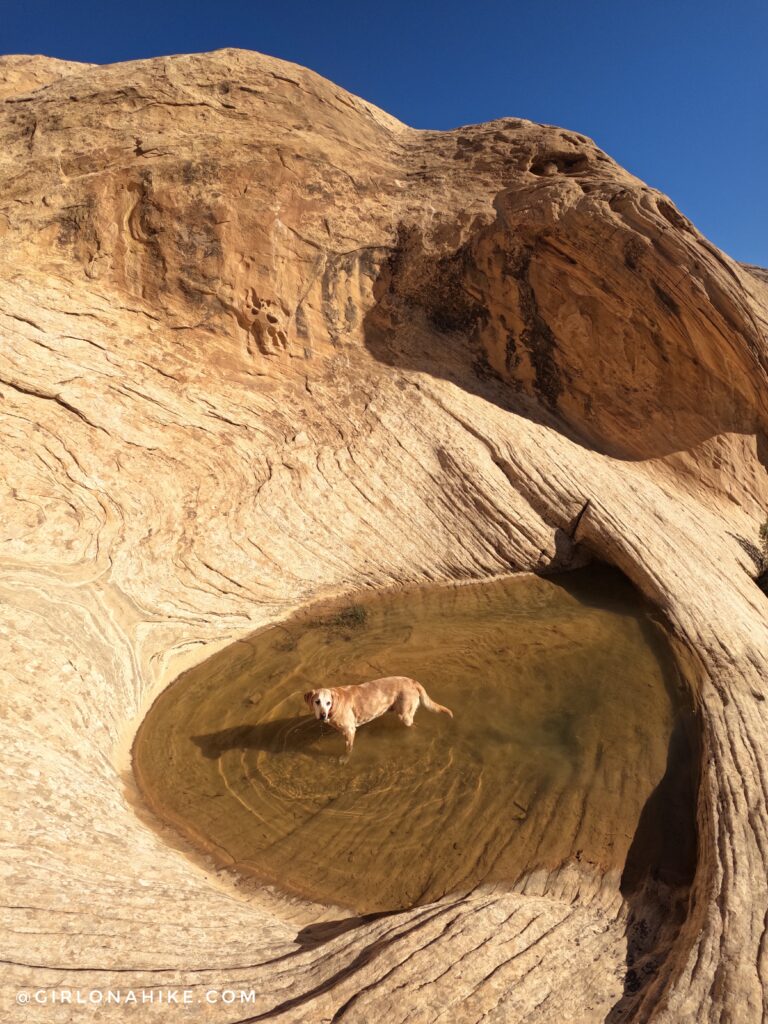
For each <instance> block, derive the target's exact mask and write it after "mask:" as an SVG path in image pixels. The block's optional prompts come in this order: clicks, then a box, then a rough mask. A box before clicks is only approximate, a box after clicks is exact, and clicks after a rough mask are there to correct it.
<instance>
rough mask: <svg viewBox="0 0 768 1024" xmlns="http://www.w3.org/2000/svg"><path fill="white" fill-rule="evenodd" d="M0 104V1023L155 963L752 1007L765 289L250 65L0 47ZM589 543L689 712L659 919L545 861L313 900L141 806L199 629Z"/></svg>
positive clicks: (765, 781) (493, 155)
mask: <svg viewBox="0 0 768 1024" xmlns="http://www.w3.org/2000/svg"><path fill="white" fill-rule="evenodd" d="M0 97H1V98H2V106H1V107H0V110H1V114H0V132H1V133H2V134H1V137H2V147H0V339H1V345H0V421H1V422H2V427H3V438H4V444H3V447H2V450H1V452H0V459H1V460H2V464H3V471H2V477H1V478H0V479H1V480H2V488H3V493H2V497H1V498H0V508H2V519H1V520H0V522H2V531H1V534H0V544H1V547H2V554H1V556H0V557H1V558H2V563H1V564H2V585H1V586H2V590H1V593H2V611H1V612H0V614H1V615H2V634H1V635H2V642H3V657H2V662H1V663H0V666H1V667H0V671H1V672H2V676H3V680H4V683H5V686H4V692H5V694H6V697H5V709H4V715H3V751H4V757H3V774H4V780H5V787H4V814H3V818H2V821H3V824H2V828H3V831H4V833H5V836H4V838H5V841H6V843H7V853H6V855H5V857H4V860H3V873H4V887H3V892H4V895H5V899H4V900H3V903H4V905H5V906H4V917H5V927H4V928H3V935H4V941H5V946H6V948H5V950H4V952H3V955H2V956H3V959H4V961H5V964H6V970H5V977H4V994H3V999H4V1007H8V1011H7V1012H8V1014H9V1017H8V1018H7V1019H18V1018H17V1016H15V1014H16V1010H15V1008H14V1007H13V993H14V992H15V991H16V990H17V989H20V988H23V989H26V990H30V991H31V990H37V989H48V988H54V987H57V988H61V987H67V988H70V989H82V990H87V989H101V990H106V989H109V988H113V989H114V988H118V987H119V988H122V989H127V988H135V989H139V988H143V989H150V988H153V987H159V986H163V987H168V986H171V985H175V986H179V987H189V988H192V989H194V990H195V992H196V993H200V994H202V993H204V992H206V991H208V990H210V989H217V988H218V989H222V988H225V987H229V988H233V989H239V988H244V989H253V990H255V992H256V994H257V995H256V1001H255V1002H254V1003H251V1004H249V1005H248V1006H238V1005H234V1006H228V1005H225V1004H223V1003H222V1002H221V1001H219V1002H217V1003H215V1004H214V1005H212V1006H210V1007H202V1008H201V1012H203V1009H204V1010H205V1012H206V1013H207V1015H208V1016H207V1019H212V1020H220V1021H234V1020H242V1021H244V1020H246V1019H247V1020H256V1019H279V1020H285V1021H323V1020H334V1021H349V1022H354V1021H363V1020H378V1019H387V1020H390V1021H392V1022H393V1024H394V1022H400V1021H403V1022H405V1021H409V1022H428V1021H435V1020H438V1019H440V1020H443V1021H456V1022H465V1021H466V1022H470V1021H479V1020H485V1021H497V1022H501V1021H504V1022H510V1021H532V1022H533V1021H535V1022H536V1024H542V1022H546V1021H552V1022H558V1024H559V1022H561V1021H564V1020H578V1021H598V1020H603V1019H608V1020H611V1021H623V1020H630V1019H634V1020H649V1019H653V1020H655V1021H668V1022H674V1024H680V1022H701V1021H715V1020H728V1021H736V1020H738V1021H745V1022H749V1021H759V1020H761V1019H762V1015H763V1008H764V1005H765V998H766V991H768V942H767V940H766V935H768V863H767V861H768V831H767V829H766V824H767V817H768V813H767V812H768V804H767V801H768V776H767V775H766V768H765V760H764V758H765V753H764V752H765V751H766V749H768V713H767V712H766V702H765V697H766V681H765V680H766V668H768V664H767V660H768V633H767V631H766V623H765V615H766V610H767V609H768V605H766V598H765V596H764V595H763V594H762V593H761V592H760V590H759V589H758V587H757V586H756V585H755V583H754V580H753V578H754V576H755V575H756V573H757V572H758V569H759V565H758V557H757V552H756V549H755V548H754V541H755V540H756V537H757V530H758V526H759V524H760V522H761V521H762V520H763V518H764V516H765V510H766V507H768V483H767V481H766V473H765V463H766V452H767V451H768V449H767V448H766V430H767V428H768V410H767V409H766V395H767V394H768V390H767V389H766V368H767V365H768V364H767V359H768V347H767V346H766V320H767V319H768V287H767V286H766V282H765V274H764V272H761V271H760V270H759V269H755V268H746V267H741V266H740V265H738V264H737V263H735V262H734V261H733V260H731V259H729V258H728V257H727V256H725V255H723V254H722V253H721V252H719V251H718V250H717V249H716V248H715V247H714V246H713V245H712V244H711V243H709V242H708V241H707V240H706V239H705V238H703V237H702V236H701V235H700V234H699V232H698V231H697V230H696V229H695V227H694V226H693V225H692V224H690V222H689V221H687V220H686V218H685V217H683V216H682V215H681V214H680V213H679V212H678V211H677V210H676V209H675V207H674V206H673V205H672V203H671V202H670V201H669V200H668V199H666V198H665V197H664V196H663V195H661V194H659V193H658V192H655V191H654V190H652V189H650V188H648V187H646V186H645V185H644V184H643V183H642V182H640V181H638V180H637V179H636V178H633V177H632V176H631V175H629V174H627V173H626V172H624V171H623V170H621V169H620V168H619V167H617V165H616V164H615V163H613V162H612V161H611V160H610V159H609V158H608V157H607V156H606V155H605V154H604V153H602V152H601V151H600V150H599V149H598V148H597V147H596V146H595V145H594V144H593V143H592V142H591V141H590V140H588V139H586V138H584V137H583V136H581V135H578V134H574V133H573V132H568V131H562V130H560V129H557V128H553V127H547V126H541V125H536V124H532V123H530V122H527V121H522V120H518V119H504V120H499V121H495V122H491V123H489V124H484V125H479V126H471V127H465V128H461V129H457V130H456V131H452V132H429V131H416V130H413V129H410V128H408V127H406V126H405V125H403V124H400V123H399V122H397V121H396V120H395V119H393V118H391V117H389V116H388V115H387V114H385V113H383V112H382V111H380V110H377V109H376V108H375V107H373V106H371V105H370V104H368V103H365V102H363V101H362V100H359V99H357V98H355V97H353V96H350V95H349V94H347V93H346V92H344V91H343V90H342V89H339V88H337V87H336V86H334V85H332V84H330V83H329V82H327V81H324V80H323V79H321V78H319V77H318V76H317V75H314V74H312V73H311V72H309V71H306V70H304V69H301V68H299V67H296V66H294V65H290V64H286V63H283V62H281V61H278V60H274V59H271V58H267V57H263V56H259V55H256V54H251V53H247V52H242V51H232V50H228V51H221V52H217V53H214V54H208V55H202V56H183V57H173V58H167V59H156V60H150V61H141V62H134V63H129V64H121V65H114V66H108V67H96V66H85V65H74V64H70V63H66V62H59V61H52V60H46V59H43V58H27V57H23V58H19V57H9V58H3V59H2V60H1V61H0ZM586 557H598V558H601V559H604V560H606V561H609V562H611V563H613V564H615V565H617V566H618V567H620V568H621V569H622V570H623V571H624V572H625V573H626V574H627V575H628V576H629V577H630V579H632V580H633V581H634V583H635V584H636V585H637V586H638V587H640V588H641V589H642V590H643V591H644V592H645V594H646V595H647V596H648V597H650V598H651V599H652V600H653V601H654V602H655V604H656V605H657V606H658V608H659V611H660V614H662V615H663V616H664V618H665V620H666V622H667V624H668V629H669V633H670V636H671V638H672V640H673V643H674V646H675V650H676V652H677V655H678V658H679V662H680V666H681V669H682V671H683V673H684V675H685V678H686V681H687V684H688V686H689V688H690V693H691V697H692V700H693V701H694V703H695V706H696V721H697V729H698V735H699V744H700V785H699V796H698V806H697V808H696V815H697V822H698V858H697V868H696V875H695V879H694V883H693V886H692V889H691V892H690V894H689V895H688V897H687V899H686V902H685V905H684V906H683V907H682V909H681V915H680V918H679V919H678V918H675V917H674V916H673V915H671V914H670V913H669V903H668V901H669V899H670V893H669V891H668V890H666V889H665V885H664V880H663V879H662V880H659V879H656V880H653V879H648V880H647V884H646V885H645V886H644V887H643V888H641V889H638V890H636V891H635V892H634V893H633V894H632V897H631V899H630V898H627V896H626V894H625V893H622V891H621V888H620V885H619V880H618V879H616V878H612V879H611V880H606V879H597V878H596V877H595V876H594V875H591V874H590V873H589V872H588V871H587V870H586V869H585V868H582V867H581V866H580V865H579V864H576V863H570V864H564V865H562V867H561V868H560V869H559V870H557V871H554V872H552V873H551V874H549V875H548V876H547V877H531V878H529V879H527V880H526V881H525V882H524V883H523V884H522V885H520V886H518V887H517V891H515V892H507V891H504V890H503V889H501V888H499V889H494V888H490V889H487V890H478V891H477V892H476V893H475V894H473V895H472V896H471V897H466V898H445V899H443V900H441V901H439V902H438V903H436V904H432V905H429V906H423V907H419V908H417V909H414V910H412V911H407V912H403V913H399V914H397V915H390V916H384V917H378V918H375V919H368V920H361V921H358V922H349V921H346V922H344V923H343V924H334V923H333V918H334V916H336V917H338V916H339V915H338V914H336V915H334V913H333V911H329V912H327V913H326V914H325V918H326V919H328V918H330V919H331V920H330V921H327V923H325V924H322V923H318V921H322V918H323V914H322V912H321V911H319V910H318V908H313V907H312V906H309V905H304V904H301V903H300V902H298V901H289V900H287V899H286V898H284V897H282V896H281V895H280V894H279V893H275V892H271V891H265V890H259V889H257V888H246V887H245V886H240V887H238V886H237V885H235V884H234V883H233V882H232V881H231V880H229V879H226V878H223V877H219V876H218V875H217V874H216V873H214V872H212V871H211V870H210V866H207V865H206V864H204V863H202V862H201V861H199V860H194V859H192V858H190V857H189V856H185V851H183V850H182V849H180V848H179V847H178V844H176V846H174V845H173V841H172V840H171V841H170V842H167V841H166V839H165V838H163V837H161V836H160V835H158V833H157V831H156V829H155V828H154V827H153V824H152V822H150V821H149V820H148V819H147V817H146V814H145V813H144V812H143V811H142V809H141V807H140V806H134V803H135V799H134V797H135V794H134V792H133V789H132V783H131V777H130V770H129V762H128V756H127V752H128V749H129V746H130V741H131V738H132V736H133V734H134V732H135V729H136V726H137V723H138V721H140V719H141V717H142V714H143V713H144V711H145V710H146V708H147V707H148V705H149V703H150V702H151V701H152V699H153V698H154V696H155V695H156V694H157V693H158V692H159V691H160V690H161V689H162V688H163V687H164V686H165V685H166V684H167V683H168V682H169V681H170V680H172V679H173V678H174V677H175V676H176V675H177V674H178V673H179V671H180V670H181V669H182V668H184V667H185V666H188V665H191V664H194V663H196V662H198V661H200V660H202V659H203V658H204V657H205V656H206V654H207V653H209V652H211V651H212V650H214V649H217V648H219V647H221V646H223V645H224V644H225V643H227V642H229V641H231V640H232V639H234V638H238V637H243V636H245V635H246V634H247V633H249V632H250V631H252V630H253V629H254V628H256V627H257V626H259V625H261V624H263V623H265V622H268V621H270V620H272V619H275V618H278V617H281V616H283V615H285V614H286V613H287V612H289V611H290V610H292V609H294V608H296V607H298V606H299V605H301V604H302V603H303V602H305V601H307V600H308V599H310V598H314V597H317V596H326V595H327V596H330V595H333V594H336V593H340V592H342V591H345V590H350V589H359V588H367V587H376V586H381V585H385V584H386V585H391V584H398V583H402V582H406V581H407V582H418V581H426V580H449V579H468V578H481V577H485V576H490V575H493V574H498V573H501V572H508V571H510V570H537V571H543V570H546V569H547V568H552V567H556V566H564V567H567V566H568V565H569V564H576V562H578V561H579V560H583V559H584V558H586ZM665 901H666V902H665ZM4 1012H5V1011H4ZM20 1012H21V1011H19V1013H20ZM34 1012H35V1011H34V1008H31V1009H30V1010H29V1015H30V1018H32V1017H33V1016H34ZM40 1012H44V1013H45V1019H46V1021H54V1022H55V1021H63V1020H69V1019H71V1018H72V1016H73V1015H74V1013H76V1012H77V1011H73V1010H72V1008H71V1007H68V1006H66V1005H63V1006H62V1005H58V1004H55V1005H51V1004H49V1005H48V1006H47V1007H45V1009H44V1010H41V1011H40ZM173 1012H174V1011H170V1010H168V1008H167V1007H157V1006H155V1007H153V1006H152V1005H147V1006H145V1007H144V1009H143V1011H141V1013H142V1014H143V1015H144V1016H145V1017H146V1018H148V1019H149V1018H152V1019H168V1017H169V1016H171V1015H172V1013H173ZM101 1013H102V1019H104V1020H107V1019H109V1020H112V1019H114V1020H117V1019H123V1018H122V1015H123V1014H124V1013H125V1009H124V1008H122V1007H105V1008H104V1009H103V1010H102V1011H101ZM164 1015H165V1016H164ZM37 1019H42V1017H40V1016H38V1018H37Z"/></svg>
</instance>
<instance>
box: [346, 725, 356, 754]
mask: <svg viewBox="0 0 768 1024" xmlns="http://www.w3.org/2000/svg"><path fill="white" fill-rule="evenodd" d="M344 740H345V742H346V744H347V757H349V755H350V754H351V753H352V745H353V744H354V742H355V730H354V728H351V729H349V728H348V729H345V730H344Z"/></svg>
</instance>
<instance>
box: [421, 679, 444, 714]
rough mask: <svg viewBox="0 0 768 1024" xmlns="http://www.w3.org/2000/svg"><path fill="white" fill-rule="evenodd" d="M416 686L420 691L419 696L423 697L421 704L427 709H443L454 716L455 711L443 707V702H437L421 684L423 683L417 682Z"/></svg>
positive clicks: (442, 710)
mask: <svg viewBox="0 0 768 1024" xmlns="http://www.w3.org/2000/svg"><path fill="white" fill-rule="evenodd" d="M414 682H415V680H414ZM416 688H417V690H418V691H419V696H420V697H421V706H422V707H423V708H426V709H427V711H436V712H438V711H441V712H442V713H443V714H444V715H450V716H451V718H453V712H452V711H451V709H450V708H446V707H443V705H442V704H436V703H435V702H434V701H433V700H432V698H431V697H430V696H429V694H428V693H427V691H426V690H425V689H424V687H423V686H422V685H421V683H416Z"/></svg>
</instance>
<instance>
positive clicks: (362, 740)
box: [133, 567, 682, 913]
mask: <svg viewBox="0 0 768 1024" xmlns="http://www.w3.org/2000/svg"><path fill="white" fill-rule="evenodd" d="M385 675H407V676H412V677H413V678H415V679H418V680H419V681H421V682H422V683H423V684H424V686H425V687H426V689H427V691H428V692H429V694H430V695H431V696H432V697H433V699H434V700H436V701H439V702H440V703H442V704H446V705H448V706H449V707H451V708H452V709H453V711H454V715H455V717H454V719H453V720H450V719H448V718H447V716H444V715H435V714H430V713H429V712H428V711H426V710H425V709H423V708H422V709H420V710H419V711H418V712H417V715H416V721H415V724H414V726H413V728H411V729H407V728H405V727H404V726H403V725H402V724H401V723H400V721H399V720H398V719H397V718H396V717H395V716H393V715H386V716H385V717H383V718H380V719H378V720H376V721H374V722H372V723H370V724H368V725H365V726H363V727H362V728H361V729H360V730H359V731H358V734H357V738H356V741H355V747H354V751H353V753H352V755H351V757H350V759H349V760H348V761H346V762H345V761H344V760H343V757H342V755H343V753H344V742H343V739H342V737H341V736H340V735H339V734H338V733H336V732H335V731H334V730H333V729H331V728H329V727H328V726H323V725H321V723H319V722H317V721H316V720H315V719H314V718H313V717H311V716H309V714H308V711H307V707H306V705H305V704H304V702H303V700H302V694H303V692H304V691H305V690H307V689H310V688H315V687H320V686H334V685H346V684H348V683H355V682H361V681H363V680H366V679H372V678H376V677H378V676H385ZM681 704H682V701H681V697H680V696H679V684H678V683H677V677H676V673H675V670H674V665H673V661H672V658H671V655H670V652H669V649H668V647H667V644H666V641H665V639H664V636H663V633H662V631H661V629H660V628H659V627H658V626H657V625H656V624H655V623H654V621H653V620H652V618H651V617H650V615H649V612H648V610H647V609H646V608H645V607H644V605H643V602H642V600H641V599H640V597H639V595H638V594H637V593H636V592H635V591H634V589H633V588H632V587H631V586H630V584H629V583H628V582H627V581H626V580H625V579H624V577H622V576H621V575H620V574H619V573H617V572H615V571H613V570H610V569H608V568H604V567H598V568H595V567H589V568H588V569H585V570H580V571H579V572H576V573H570V574H568V575H567V576H563V577H560V578H559V579H554V578H550V579H543V578H539V577H535V576H529V575H525V576H515V577H509V578H504V579H497V580H492V581H489V582H483V583H471V584H464V585H460V586H456V585H447V586H443V585H439V586H429V587H420V588H412V589H406V590H397V591H388V592H379V593H371V594H364V595H360V596H359V597H356V598H355V599H354V601H346V602H343V603H338V604H335V605H325V606H323V607H319V608H318V607H315V608H312V609H309V610H307V611H304V612H302V613H300V614H298V615H296V616H294V617H293V618H291V619H289V620H286V621H285V622H284V623H282V624H279V625H274V626H270V627H267V628H265V629H263V630H262V631H260V632H259V633H257V634H255V635H253V636H252V637H250V638H249V639H248V640H246V641H242V642H238V643H235V644H233V645H232V646H231V647H229V648H227V649H225V650H223V651H221V652H219V653H217V654H216V655H214V656H213V657H211V658H209V659H208V660H207V661H206V662H204V663H203V664H201V665H199V666H197V667H195V668H194V669H192V670H190V671H188V672H186V673H184V675H182V676H181V677H180V678H179V679H178V680H177V681H176V682H175V683H174V684H173V685H171V686H170V687H169V688H168V689H167V690H166V691H165V692H163V693H162V694H161V695H160V697H159V698H158V699H157V700H156V702H155V703H154V705H153V706H152V708H151V710H150V711H149V713H148V715H147V717H146V718H145V720H144V722H143V723H142V725H141V727H140V729H139V731H138V734H137V737H136V740H135V743H134V751H133V754H134V769H135V774H136V777H137V781H138V784H139V788H140V790H141V792H142V793H143V795H144V798H145V800H146V801H147V803H148V804H149V805H150V807H151V808H152V809H153V810H154V812H155V813H156V814H157V815H158V816H159V817H160V818H161V819H163V820H164V821H165V822H167V823H170V824H171V825H173V826H174V827H175V828H176V829H178V830H179V831H180V832H182V833H183V834H184V835H185V836H186V837H187V838H188V839H190V840H191V841H192V842H193V843H194V844H196V845H197V846H198V847H200V848H202V849H203V850H205V851H206V852H208V853H210V854H212V855H213V856H214V858H216V859H217V860H218V861H219V862H220V863H221V864H224V865H226V866H228V867H230V868H232V869H233V870H236V871H239V872H243V873H247V874H249V875H255V876H256V877H258V878H260V879H262V880H263V881H264V882H266V883H271V884H273V885H275V886H278V887H280V888H282V889H283V890H286V891H288V892H291V893H298V894H300V895H302V896H304V897H307V898H310V899H312V900H315V901H319V902H321V903H330V904H334V905H341V906H344V907H349V908H350V909H353V910H355V911H356V912H358V913H370V912H375V911H381V910H395V909H401V908H405V907H409V906H413V905H415V904H418V903H422V902H427V901H431V900H434V899H436V898H439V897H440V896H442V895H444V894H445V893H447V892H454V891H461V892H466V891H468V890H470V889H472V888H474V887H475V886H477V885H479V884H481V883H483V882H496V883H508V884H510V885H511V884H513V883H515V882H517V881H519V880H520V879H521V878H522V877H523V876H525V875H526V874H527V873H530V872H532V871H535V870H537V869H547V870H552V869H555V868H558V867H560V866H562V865H564V864H566V863H568V862H571V861H573V862H578V863H579V864H580V865H581V866H582V868H583V869H584V870H587V871H593V872H596V873H598V874H599V873H607V872H611V871H613V872H615V875H616V878H617V879H618V877H619V876H620V873H621V870H622V867H623V866H624V864H625V862H626V859H627V852H628V850H629V847H630V844H631V843H632V840H633V836H634V834H635V831H636V829H637V825H638V821H639V819H640V816H641V811H642V810H643V807H644V805H645V804H646V801H648V798H649V796H650V795H651V794H652V793H653V791H654V790H655V789H656V787H657V785H658V784H659V782H660V781H661V779H662V777H663V776H664V774H665V768H666V764H667V753H668V747H669V743H670V737H671V735H672V732H673V728H674V726H675V722H676V718H677V716H678V713H679V709H680V707H681ZM651 867H652V866H651Z"/></svg>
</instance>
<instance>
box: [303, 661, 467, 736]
mask: <svg viewBox="0 0 768 1024" xmlns="http://www.w3.org/2000/svg"><path fill="white" fill-rule="evenodd" d="M304 700H305V701H306V702H307V704H308V705H309V707H310V710H311V711H312V712H313V713H314V716H315V718H317V719H319V720H320V721H321V722H328V724H329V725H332V726H333V728H334V729H337V730H338V731H339V732H340V733H342V735H343V736H344V739H345V740H346V743H347V753H349V752H350V750H351V749H352V744H353V743H354V742H355V730H356V729H357V728H358V726H360V725H365V723H366V722H371V721H373V719H374V718H378V717H379V715H383V714H385V713H386V712H387V711H394V712H395V714H396V715H397V716H398V717H399V719H400V721H401V722H402V723H403V725H413V716H414V715H415V714H416V712H417V710H418V708H419V705H421V706H422V707H425V708H426V709H427V711H442V712H443V713H444V714H446V715H450V716H451V718H453V712H452V711H451V709H450V708H445V707H443V705H442V704H435V702H434V701H433V700H431V698H430V697H429V694H428V693H427V691H426V690H425V689H424V687H423V686H422V685H421V683H417V682H416V680H415V679H409V678H408V677H407V676H386V677H385V678H384V679H372V680H371V681H370V682H368V683H358V684H356V685H354V686H332V687H331V688H330V689H323V690H308V691H307V693H305V694H304Z"/></svg>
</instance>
